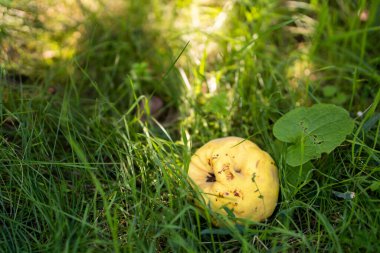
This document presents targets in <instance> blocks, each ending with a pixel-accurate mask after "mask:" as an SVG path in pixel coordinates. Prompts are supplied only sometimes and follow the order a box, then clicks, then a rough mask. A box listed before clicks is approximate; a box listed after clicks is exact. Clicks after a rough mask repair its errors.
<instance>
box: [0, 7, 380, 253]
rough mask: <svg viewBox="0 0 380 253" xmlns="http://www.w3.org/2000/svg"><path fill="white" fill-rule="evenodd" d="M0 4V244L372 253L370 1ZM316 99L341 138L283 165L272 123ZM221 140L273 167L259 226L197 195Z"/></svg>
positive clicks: (378, 213)
mask: <svg viewBox="0 0 380 253" xmlns="http://www.w3.org/2000/svg"><path fill="white" fill-rule="evenodd" d="M0 13H1V14H2V15H1V17H0V46H1V47H0V252H263V251H270V252H288V251H290V252H321V251H323V252H325V251H329V252H330V251H331V252H379V251H380V243H379V242H380V112H379V111H380V110H379V103H380V43H379V38H380V2H379V1H366V0H355V1H343V0H334V1H327V0H326V1H325V0H312V1H288V0H286V1H285V0H273V1H269V0H255V1H254V0H224V1H215V0H187V1H181V0H163V1H159V0H142V1H128V0H124V1H122V0H115V1H106V0H92V1H91V0H78V1H69V0H64V1H53V0H41V1H37V0H32V1H26V0H20V1H11V0H0ZM318 104H334V105H336V106H338V108H341V109H342V110H343V109H344V110H345V111H346V112H347V113H348V114H347V115H349V116H350V120H351V122H353V130H352V131H350V134H348V135H347V136H343V137H344V139H342V141H341V142H340V143H338V144H339V145H337V147H336V148H334V149H333V150H332V151H331V152H328V153H322V154H321V155H320V156H318V157H314V158H313V159H311V161H310V162H308V163H305V164H303V165H298V164H297V165H294V164H293V166H290V165H289V157H290V155H289V153H288V150H289V147H290V146H291V144H290V143H285V142H283V140H281V138H276V137H278V136H277V135H275V134H274V131H273V129H274V126H275V124H276V122H279V120H280V119H281V118H282V117H283V116H284V115H286V114H287V113H288V112H291V111H293V110H294V109H297V108H302V107H305V108H310V107H311V106H313V105H318ZM330 116H331V115H330ZM312 123H313V122H312ZM312 123H311V124H312ZM329 127H330V126H326V129H329ZM342 128H344V126H342ZM335 131H336V132H339V129H337V130H335ZM333 134H334V133H333ZM225 136H239V137H241V138H245V139H248V140H250V141H253V142H255V143H256V144H257V145H259V146H260V147H261V148H262V149H263V150H265V151H266V152H268V153H269V154H270V155H271V156H272V157H273V159H274V161H275V163H276V165H277V167H278V171H279V179H280V195H279V199H278V204H277V206H276V209H275V211H274V213H273V215H272V216H271V217H269V218H268V219H265V220H264V221H261V222H257V221H249V220H245V221H243V222H241V224H239V225H236V224H235V218H236V217H233V215H232V216H229V217H224V216H221V215H218V214H215V213H214V212H213V211H212V210H210V209H209V208H208V207H207V205H205V204H196V203H199V202H198V201H197V200H199V199H200V196H199V191H198V190H197V189H195V188H193V187H192V184H191V183H190V180H189V178H188V176H187V171H188V168H189V164H190V161H191V156H192V155H193V154H194V152H195V151H196V150H197V149H198V148H200V147H201V146H202V145H204V144H205V143H207V142H208V141H210V140H212V139H215V138H220V137H225ZM202 205H203V206H202ZM215 221H219V222H222V223H223V224H224V225H223V226H221V227H217V226H215V225H214V223H215Z"/></svg>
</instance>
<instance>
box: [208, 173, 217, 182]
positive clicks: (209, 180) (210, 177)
mask: <svg viewBox="0 0 380 253" xmlns="http://www.w3.org/2000/svg"><path fill="white" fill-rule="evenodd" d="M206 182H216V177H215V174H214V173H210V172H209V173H208V175H207V177H206Z"/></svg>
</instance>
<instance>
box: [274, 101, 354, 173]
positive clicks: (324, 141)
mask: <svg viewBox="0 0 380 253" xmlns="http://www.w3.org/2000/svg"><path fill="white" fill-rule="evenodd" d="M353 127H354V122H353V120H352V119H351V118H350V116H349V114H348V112H347V111H346V110H344V109H343V108H341V107H338V106H335V105H331V104H317V105H314V106H312V107H310V108H305V107H300V108H297V109H294V110H292V111H290V112H288V113H287V114H285V115H284V116H282V117H281V118H280V119H279V120H278V121H277V122H276V123H275V124H274V127H273V134H274V136H275V137H276V138H277V139H279V140H280V141H283V142H288V143H291V144H292V145H291V146H289V147H288V149H287V155H286V162H287V164H289V165H290V166H294V167H295V166H299V165H301V164H304V163H306V162H308V161H310V160H311V159H316V158H319V157H320V156H321V154H322V153H330V152H331V151H332V150H334V149H335V148H336V147H337V146H338V145H340V144H341V143H342V142H343V141H344V140H345V139H346V136H347V135H348V134H350V133H351V132H352V130H353Z"/></svg>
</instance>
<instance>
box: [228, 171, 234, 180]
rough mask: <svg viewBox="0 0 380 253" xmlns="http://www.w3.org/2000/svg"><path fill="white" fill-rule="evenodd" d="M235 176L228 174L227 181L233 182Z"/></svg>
mask: <svg viewBox="0 0 380 253" xmlns="http://www.w3.org/2000/svg"><path fill="white" fill-rule="evenodd" d="M234 177H235V176H234V174H232V173H231V172H228V173H226V178H227V180H232V179H234Z"/></svg>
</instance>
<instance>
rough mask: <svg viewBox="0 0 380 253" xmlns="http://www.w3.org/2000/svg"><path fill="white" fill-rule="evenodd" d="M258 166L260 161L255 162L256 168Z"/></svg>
mask: <svg viewBox="0 0 380 253" xmlns="http://www.w3.org/2000/svg"><path fill="white" fill-rule="evenodd" d="M259 164H260V160H257V162H256V168H258V167H259Z"/></svg>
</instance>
